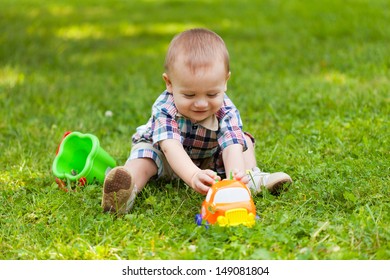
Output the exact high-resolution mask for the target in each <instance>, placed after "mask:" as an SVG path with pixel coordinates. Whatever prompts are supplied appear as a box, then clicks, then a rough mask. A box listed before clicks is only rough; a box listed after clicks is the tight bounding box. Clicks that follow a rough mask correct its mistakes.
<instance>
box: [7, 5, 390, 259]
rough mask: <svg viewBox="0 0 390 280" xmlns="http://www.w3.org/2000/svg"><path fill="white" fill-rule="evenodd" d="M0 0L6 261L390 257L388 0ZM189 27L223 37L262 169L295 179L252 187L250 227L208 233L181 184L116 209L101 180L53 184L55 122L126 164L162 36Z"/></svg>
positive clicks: (151, 90)
mask: <svg viewBox="0 0 390 280" xmlns="http://www.w3.org/2000/svg"><path fill="white" fill-rule="evenodd" d="M0 6H1V8H0V110H1V114H0V168H1V172H0V192H1V195H0V205H1V206H0V259H390V245H389V244H390V215H389V213H390V199H389V194H390V188H389V177H390V176H389V158H390V154H389V150H390V149H389V148H390V145H389V137H390V133H389V131H390V130H389V115H390V112H389V111H390V110H389V100H390V99H389V95H390V94H389V92H390V71H389V68H390V28H389V27H388V25H389V22H390V4H389V2H388V0H359V1H337V0H326V1H325V0H324V1H309V0H307V1H298V0H295V1H272V0H264V1H242V0H240V1H206V0H205V1H196V2H195V1H168V0H167V1H102V0H98V1H97V0H94V1H90V0H88V1H87V0H72V1H68V0H66V1H65V0H63V1H44V0H31V1H30V0H2V1H1V4H0ZM196 26H201V27H207V28H210V29H213V30H214V31H216V32H217V33H219V34H220V35H221V36H222V37H223V38H224V39H225V41H226V44H227V46H228V48H229V51H230V55H231V68H232V78H231V80H230V81H229V88H228V94H229V96H230V97H231V99H232V100H233V101H234V102H235V104H236V105H237V106H238V107H239V108H240V110H241V115H242V118H243V121H244V129H245V130H248V131H250V132H251V133H252V134H253V135H254V136H255V137H256V139H257V145H256V154H257V158H258V162H259V165H260V167H261V168H262V169H263V170H265V171H270V172H274V171H279V170H281V171H285V172H287V173H289V174H290V175H291V176H292V177H293V179H294V184H293V186H292V187H291V189H290V190H289V191H288V192H286V193H284V194H282V195H281V196H279V197H274V196H271V195H269V194H267V193H265V194H263V195H259V196H257V197H255V203H256V207H257V211H258V214H259V216H260V220H259V221H258V222H257V224H256V225H255V226H254V227H253V228H246V227H235V228H219V227H211V228H209V229H205V228H204V227H197V226H196V225H195V223H194V216H195V214H196V213H198V212H199V209H200V205H201V202H202V200H203V197H202V196H201V195H199V194H197V193H194V191H192V189H190V188H188V187H187V186H185V185H184V184H183V183H181V182H175V181H174V182H161V183H160V182H158V183H155V182H154V183H150V184H149V185H148V186H147V187H146V188H145V190H144V191H143V192H142V193H141V195H140V196H139V198H138V199H137V201H136V204H135V208H134V210H133V211H132V212H131V213H130V214H128V215H126V216H124V217H120V218H115V217H114V216H112V215H108V214H103V213H102V210H101V208H100V202H101V188H102V187H101V185H90V186H87V187H86V188H84V189H78V191H77V192H68V193H66V192H63V191H60V190H59V189H58V187H57V185H56V184H55V182H54V176H53V175H52V173H51V164H52V162H53V159H54V156H55V150H56V147H57V145H58V143H59V141H60V139H61V136H62V134H63V133H64V132H65V131H67V130H72V131H81V132H84V133H92V134H94V135H96V136H97V137H98V138H99V140H100V143H101V146H102V147H103V148H104V149H105V150H106V151H108V152H109V153H110V154H111V155H112V156H113V157H114V158H115V159H116V160H117V162H118V163H120V164H123V163H124V162H125V160H126V159H127V156H128V154H129V150H130V139H131V135H132V134H133V132H134V130H135V128H136V127H137V126H138V125H140V124H143V123H145V122H146V120H147V119H148V117H149V114H150V108H151V105H152V103H153V101H154V100H155V98H156V97H157V96H158V95H159V94H160V93H161V92H162V91H163V90H164V83H163V81H162V78H161V74H162V72H163V61H164V56H165V51H166V49H167V46H168V43H169V41H170V40H171V38H172V37H173V35H175V34H176V33H178V32H180V31H183V30H185V29H187V28H191V27H196ZM108 110H110V111H112V112H113V117H106V116H105V112H106V111H108Z"/></svg>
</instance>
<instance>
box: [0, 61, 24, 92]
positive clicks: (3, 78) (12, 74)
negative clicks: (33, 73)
mask: <svg viewBox="0 0 390 280" xmlns="http://www.w3.org/2000/svg"><path fill="white" fill-rule="evenodd" d="M23 82H24V74H23V73H22V72H20V71H18V70H17V69H16V68H12V67H10V66H5V67H3V68H0V86H5V87H9V88H13V87H15V86H16V85H18V84H23Z"/></svg>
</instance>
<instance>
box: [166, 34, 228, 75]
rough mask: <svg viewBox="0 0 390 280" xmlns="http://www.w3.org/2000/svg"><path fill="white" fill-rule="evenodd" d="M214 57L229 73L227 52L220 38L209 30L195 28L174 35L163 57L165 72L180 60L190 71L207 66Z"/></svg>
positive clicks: (193, 71) (213, 60) (212, 61)
mask: <svg viewBox="0 0 390 280" xmlns="http://www.w3.org/2000/svg"><path fill="white" fill-rule="evenodd" d="M216 59H218V60H219V59H220V61H221V62H223V63H224V66H225V69H226V74H228V73H229V71H230V69H229V53H228V50H227V48H226V46H225V42H224V41H223V40H222V38H221V37H220V36H219V35H218V34H216V33H214V32H213V31H211V30H208V29H204V28H195V29H190V30H187V31H184V32H182V33H180V34H178V35H176V36H175V37H174V38H173V40H172V41H171V43H170V45H169V48H168V52H167V55H166V57H165V65H164V66H165V72H166V73H170V72H171V71H173V69H174V68H175V66H176V62H177V61H178V60H181V62H183V63H184V65H185V66H186V67H188V68H189V69H190V71H191V72H192V73H195V72H196V71H197V70H199V69H202V68H207V67H208V66H210V65H211V64H212V63H214V62H215V60H216Z"/></svg>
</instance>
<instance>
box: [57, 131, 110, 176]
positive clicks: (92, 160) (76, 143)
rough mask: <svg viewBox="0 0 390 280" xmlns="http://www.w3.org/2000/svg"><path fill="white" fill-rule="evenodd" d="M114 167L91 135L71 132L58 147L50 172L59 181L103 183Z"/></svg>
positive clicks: (95, 138) (107, 155)
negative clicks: (84, 180)
mask: <svg viewBox="0 0 390 280" xmlns="http://www.w3.org/2000/svg"><path fill="white" fill-rule="evenodd" d="M115 166H116V162H115V160H114V159H113V158H112V157H111V156H110V155H109V154H108V153H107V152H106V151H105V150H103V149H102V148H101V147H100V145H99V139H98V138H97V137H96V136H95V135H92V134H83V133H80V132H71V133H69V134H68V135H66V136H65V137H64V139H63V140H62V142H61V144H60V146H59V147H58V152H57V155H56V157H55V159H54V162H53V166H52V170H53V173H54V175H55V176H57V177H58V178H60V179H69V180H71V181H79V180H80V179H82V178H85V179H86V180H87V182H89V183H92V182H94V181H97V182H99V183H103V181H104V177H105V176H106V173H107V172H108V171H109V170H111V168H113V167H115Z"/></svg>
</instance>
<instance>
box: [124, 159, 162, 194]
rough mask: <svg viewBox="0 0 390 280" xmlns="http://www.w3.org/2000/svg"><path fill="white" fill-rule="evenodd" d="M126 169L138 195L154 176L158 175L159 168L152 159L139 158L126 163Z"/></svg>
mask: <svg viewBox="0 0 390 280" xmlns="http://www.w3.org/2000/svg"><path fill="white" fill-rule="evenodd" d="M124 168H125V169H126V170H127V171H128V172H129V173H130V174H131V177H132V178H133V181H134V185H135V189H136V193H139V192H140V191H141V190H142V189H143V188H144V187H145V185H146V184H147V182H148V181H149V180H150V178H152V177H153V176H154V175H156V174H157V166H156V164H155V163H154V161H153V160H152V159H150V158H137V159H132V160H129V161H128V162H126V164H125V166H124Z"/></svg>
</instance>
